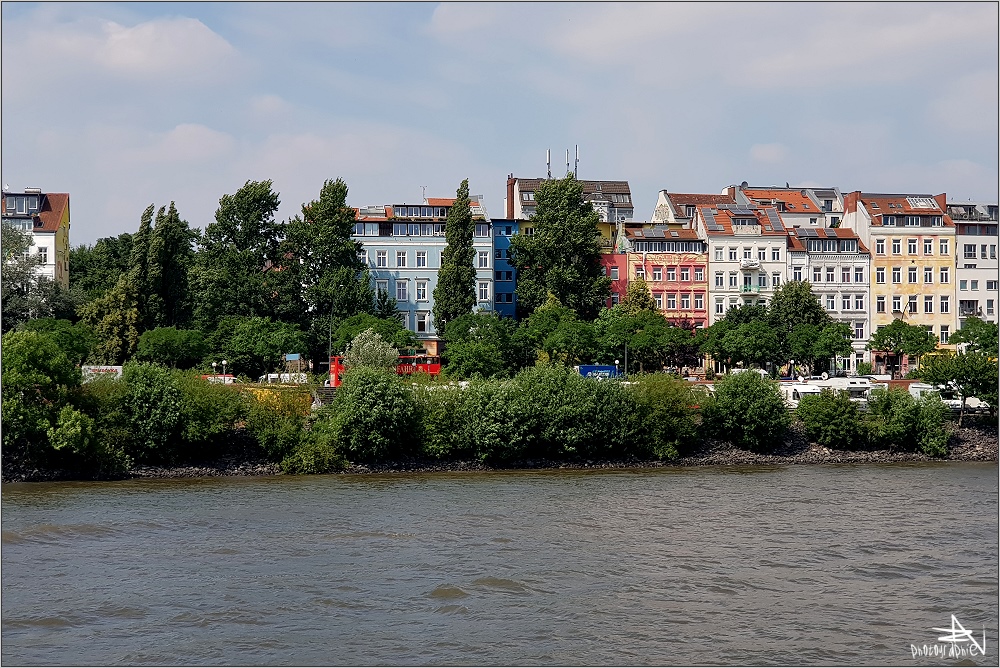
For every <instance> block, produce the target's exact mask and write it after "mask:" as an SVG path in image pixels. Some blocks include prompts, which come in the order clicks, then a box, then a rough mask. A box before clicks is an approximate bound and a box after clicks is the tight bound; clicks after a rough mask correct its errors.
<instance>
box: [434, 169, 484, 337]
mask: <svg viewBox="0 0 1000 668" xmlns="http://www.w3.org/2000/svg"><path fill="white" fill-rule="evenodd" d="M474 232H475V223H474V222H473V220H472V209H470V208H469V180H468V179H464V180H463V181H462V183H461V184H460V185H459V186H458V190H457V191H456V192H455V203H454V204H452V206H451V209H449V210H448V219H447V222H446V225H445V242H446V245H445V247H444V251H443V252H442V253H441V270H440V271H439V272H438V281H437V285H436V286H435V287H434V321H435V323H436V327H437V329H438V331H439V332H441V331H444V329H445V328H446V327H447V326H448V323H449V322H450V321H451V320H454V319H455V318H458V317H461V316H463V315H465V314H466V313H470V312H471V311H472V307H473V306H475V305H476V268H475V265H474V264H473V262H474V261H475V259H476V252H475V250H474V249H473V247H472V238H473V233H474Z"/></svg>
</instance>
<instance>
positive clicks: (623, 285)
mask: <svg viewBox="0 0 1000 668" xmlns="http://www.w3.org/2000/svg"><path fill="white" fill-rule="evenodd" d="M600 262H601V268H602V269H603V270H604V275H605V276H607V277H608V278H610V279H611V296H610V297H608V299H607V301H606V302H605V306H607V307H608V308H611V307H612V306H614V305H615V304H617V303H619V302H620V301H621V300H623V299H625V295H626V294H627V293H628V283H629V280H628V277H629V264H628V253H626V252H624V251H623V252H620V253H618V252H616V253H601V257H600Z"/></svg>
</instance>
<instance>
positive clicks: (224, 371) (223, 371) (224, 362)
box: [222, 360, 226, 383]
mask: <svg viewBox="0 0 1000 668" xmlns="http://www.w3.org/2000/svg"><path fill="white" fill-rule="evenodd" d="M222 382H223V383H225V382H226V360H222Z"/></svg>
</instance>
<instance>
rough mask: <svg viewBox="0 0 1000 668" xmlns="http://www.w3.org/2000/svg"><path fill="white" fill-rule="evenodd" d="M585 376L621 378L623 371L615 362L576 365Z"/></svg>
mask: <svg viewBox="0 0 1000 668" xmlns="http://www.w3.org/2000/svg"><path fill="white" fill-rule="evenodd" d="M575 368H576V370H577V371H578V372H579V373H580V375H581V376H583V377H584V378H598V379H604V378H621V375H622V374H621V371H620V370H619V369H618V367H617V366H615V365H614V364H581V365H580V366H578V367H575Z"/></svg>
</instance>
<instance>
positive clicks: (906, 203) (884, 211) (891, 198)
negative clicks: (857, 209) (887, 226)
mask: <svg viewBox="0 0 1000 668" xmlns="http://www.w3.org/2000/svg"><path fill="white" fill-rule="evenodd" d="M944 198H945V197H944V195H937V196H934V195H899V194H885V193H861V195H860V199H861V204H862V205H863V206H864V207H865V210H866V211H868V214H869V215H870V216H871V217H872V225H873V226H876V227H881V226H882V217H883V216H941V217H942V225H941V226H942V227H954V226H955V223H954V222H953V221H952V219H951V216H949V215H948V214H947V213H946V212H945V211H944V210H942V208H941V203H940V202H939V201H938V200H939V199H941V200H943V199H944ZM897 222H898V221H897ZM897 226H898V225H897Z"/></svg>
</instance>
